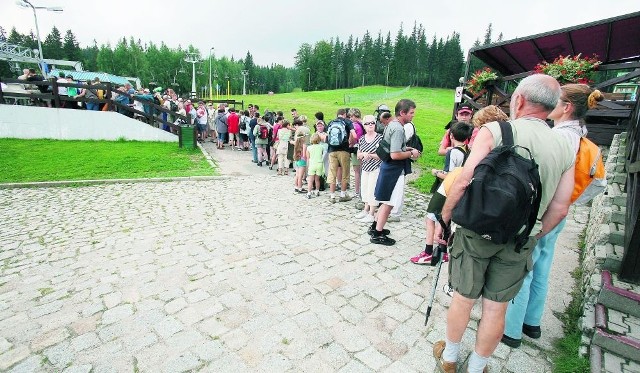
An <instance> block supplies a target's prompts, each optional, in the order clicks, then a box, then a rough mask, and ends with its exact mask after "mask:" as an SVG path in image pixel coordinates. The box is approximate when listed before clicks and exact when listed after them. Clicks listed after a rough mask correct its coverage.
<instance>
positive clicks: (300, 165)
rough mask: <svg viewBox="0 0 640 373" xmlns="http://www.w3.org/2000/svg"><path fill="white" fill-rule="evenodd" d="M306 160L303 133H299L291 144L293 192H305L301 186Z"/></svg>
mask: <svg viewBox="0 0 640 373" xmlns="http://www.w3.org/2000/svg"><path fill="white" fill-rule="evenodd" d="M307 160H308V158H307V144H306V142H305V136H304V134H301V135H299V136H298V137H296V139H295V144H294V145H293V161H294V162H295V164H296V178H295V187H294V191H295V193H306V192H307V191H306V190H305V189H303V188H302V182H303V178H304V175H305V174H306V172H307ZM309 188H311V187H309Z"/></svg>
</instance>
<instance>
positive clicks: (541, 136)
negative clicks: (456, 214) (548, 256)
mask: <svg viewBox="0 0 640 373" xmlns="http://www.w3.org/2000/svg"><path fill="white" fill-rule="evenodd" d="M559 98H560V85H559V84H558V82H557V81H556V80H555V79H553V78H552V77H550V76H547V75H542V74H536V75H532V76H529V77H527V78H525V79H523V80H522V81H521V82H520V84H519V85H518V87H517V88H516V90H515V91H514V92H513V95H512V96H511V105H510V114H511V125H512V129H513V136H514V142H515V144H516V145H520V146H523V147H526V148H528V149H529V150H530V151H531V153H532V155H533V157H534V159H535V160H536V162H537V163H538V165H539V171H540V180H541V182H542V199H541V202H540V210H539V212H538V223H537V224H536V226H534V228H533V231H532V235H533V234H535V237H534V236H532V237H530V239H529V241H528V242H527V244H526V245H525V246H524V248H523V249H522V250H519V251H516V250H515V242H513V241H510V242H508V243H506V244H494V243H492V242H491V241H488V240H486V239H484V238H483V237H482V236H480V235H479V234H476V233H475V232H473V231H471V230H469V229H466V228H464V227H458V228H457V230H456V234H455V238H454V241H453V246H452V249H451V253H450V257H451V267H450V268H451V273H450V278H451V284H452V286H453V288H454V290H455V293H454V295H453V299H452V301H451V306H450V307H449V311H448V313H447V331H446V340H445V341H438V342H436V343H435V344H434V345H433V354H434V356H435V358H436V363H437V366H438V368H439V369H440V371H442V372H455V371H456V362H457V360H458V354H459V351H460V341H461V340H462V335H463V333H464V331H465V329H466V327H467V324H468V322H469V315H470V313H471V309H472V307H473V304H474V302H475V300H476V299H477V298H479V297H480V296H482V318H481V320H480V325H479V326H478V331H477V333H476V343H475V349H474V351H473V352H472V354H471V357H470V358H469V359H468V360H467V361H466V365H468V366H466V367H463V368H462V370H461V371H464V372H467V371H468V372H482V371H484V370H485V368H486V364H487V361H488V359H489V357H490V356H491V354H492V353H493V351H494V350H495V349H496V346H497V345H498V343H500V339H501V338H502V334H503V330H504V315H505V311H506V309H507V304H508V302H509V301H510V300H511V299H513V298H514V297H515V296H516V294H517V293H518V291H519V289H520V287H521V286H522V281H523V279H524V277H525V275H526V274H527V268H528V265H527V264H528V263H529V262H530V260H531V259H530V257H531V253H532V249H533V247H534V246H535V243H536V240H537V239H538V238H540V237H542V236H544V235H545V233H546V232H549V231H550V230H551V229H552V228H553V227H555V226H556V225H557V224H558V223H559V222H560V220H562V219H563V218H564V217H565V216H566V215H567V212H568V208H569V204H570V198H571V193H572V191H573V178H574V170H573V163H574V158H575V154H574V153H575V152H574V150H573V149H571V146H570V145H569V143H568V141H566V140H565V139H564V138H563V137H562V136H561V135H558V134H557V133H556V132H554V131H552V130H551V129H550V128H549V126H547V124H546V122H545V119H546V118H547V116H548V115H549V113H550V112H551V111H552V110H553V109H554V108H555V106H556V104H557V103H558V100H559ZM501 144H502V135H501V131H500V126H499V124H498V123H497V122H491V123H488V124H487V125H485V126H484V127H482V129H480V131H479V133H478V136H477V137H476V140H475V145H474V146H473V148H472V150H471V154H470V155H469V158H468V159H467V162H466V164H465V166H464V169H463V171H462V173H461V174H460V176H458V178H457V179H456V181H455V182H454V184H453V186H452V187H451V190H450V191H449V195H448V196H447V201H446V203H445V205H444V207H443V210H442V218H443V220H444V221H445V223H449V222H450V221H451V214H452V210H453V208H454V206H455V205H456V204H457V203H458V201H459V200H460V198H461V197H462V195H463V193H464V190H465V188H466V186H467V185H468V184H469V182H470V181H471V179H472V177H473V172H474V169H475V167H476V166H477V165H478V163H479V162H480V161H481V160H482V159H484V158H485V157H486V156H487V154H489V152H490V151H491V150H492V149H493V148H495V147H497V146H499V145H501Z"/></svg>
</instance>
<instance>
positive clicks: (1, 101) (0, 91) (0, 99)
mask: <svg viewBox="0 0 640 373" xmlns="http://www.w3.org/2000/svg"><path fill="white" fill-rule="evenodd" d="M1 82H2V78H0V83H1ZM0 104H4V95H3V94H2V84H0Z"/></svg>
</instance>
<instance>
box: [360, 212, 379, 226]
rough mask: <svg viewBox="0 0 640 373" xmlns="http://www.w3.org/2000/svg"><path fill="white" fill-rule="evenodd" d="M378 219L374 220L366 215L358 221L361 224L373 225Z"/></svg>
mask: <svg viewBox="0 0 640 373" xmlns="http://www.w3.org/2000/svg"><path fill="white" fill-rule="evenodd" d="M375 220H376V219H374V218H373V216H371V215H369V214H366V215H365V216H364V217H363V218H362V219H358V221H359V222H360V223H365V224H371V223H373V222H374V221H375Z"/></svg>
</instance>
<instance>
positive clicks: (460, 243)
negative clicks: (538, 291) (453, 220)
mask: <svg viewBox="0 0 640 373" xmlns="http://www.w3.org/2000/svg"><path fill="white" fill-rule="evenodd" d="M536 242H537V240H536V239H535V238H534V237H529V241H528V242H527V244H526V245H525V246H524V247H523V248H521V249H520V252H517V251H516V250H515V243H513V242H508V243H506V244H495V243H493V242H491V241H489V240H486V239H484V238H482V236H480V235H479V234H477V233H475V232H473V231H470V230H468V229H466V228H463V227H458V228H457V229H456V233H455V236H454V237H453V245H452V247H451V252H450V257H451V260H450V262H449V273H450V278H451V286H452V287H453V289H455V290H456V291H457V292H458V293H459V294H460V295H462V296H464V297H465V298H469V299H477V298H479V297H480V296H481V295H482V297H483V298H485V299H489V300H492V301H495V302H500V303H504V302H508V301H510V300H511V299H513V298H515V296H516V295H517V294H518V292H519V291H520V288H521V287H522V282H523V280H524V278H525V276H526V275H527V273H528V272H529V271H531V269H532V268H533V261H532V259H531V255H532V253H533V248H534V247H535V245H536Z"/></svg>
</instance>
